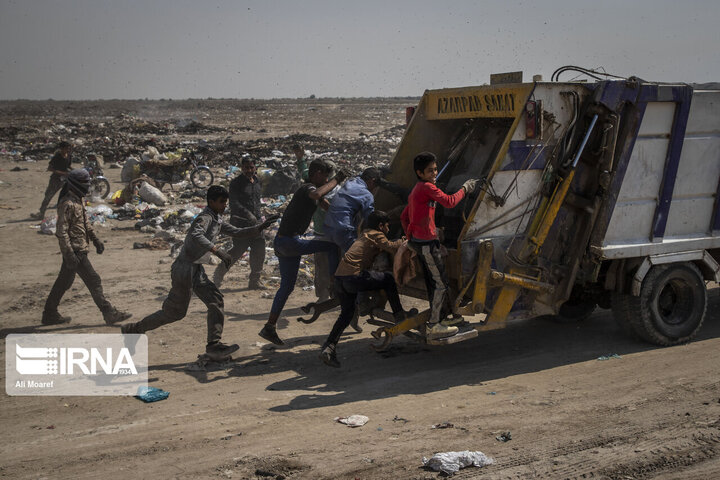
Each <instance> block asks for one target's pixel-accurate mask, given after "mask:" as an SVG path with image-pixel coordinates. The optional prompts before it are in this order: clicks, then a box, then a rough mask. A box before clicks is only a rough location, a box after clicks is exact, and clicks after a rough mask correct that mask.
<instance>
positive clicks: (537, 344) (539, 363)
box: [151, 295, 720, 412]
mask: <svg viewBox="0 0 720 480" xmlns="http://www.w3.org/2000/svg"><path fill="white" fill-rule="evenodd" d="M718 307H720V301H719V299H718V298H717V297H716V296H715V295H711V298H710V302H709V305H708V315H707V318H706V320H705V324H704V326H703V328H702V329H701V331H700V334H699V335H698V337H697V338H696V339H695V340H694V341H695V342H701V341H703V340H710V339H715V338H720V321H718V320H719V319H718V314H717V311H718ZM368 327H369V326H368ZM328 330H329V326H328ZM324 339H325V337H324V336H310V337H301V338H291V339H287V340H286V343H287V345H286V347H277V348H266V349H263V350H261V351H260V352H259V353H257V354H253V355H249V356H244V357H239V358H237V359H235V361H234V363H233V364H232V366H230V367H229V368H228V366H224V367H223V368H219V369H217V371H214V372H212V371H211V372H185V373H187V374H188V375H191V376H193V377H194V378H195V379H196V380H197V381H198V382H201V383H207V382H215V381H222V380H225V379H231V378H240V379H241V378H243V377H251V376H262V375H271V374H275V373H285V375H287V372H293V373H294V375H292V377H290V378H286V379H284V380H280V381H276V382H274V383H270V384H269V385H268V386H267V390H274V391H287V392H296V391H305V392H307V393H301V394H298V395H296V396H294V397H292V398H290V400H289V402H288V403H286V404H281V405H276V406H273V407H271V408H270V410H271V411H278V412H283V411H292V410H302V409H311V408H318V407H324V406H332V405H340V404H345V403H348V402H355V401H363V400H375V399H381V398H391V397H395V396H399V395H422V394H425V393H429V392H436V391H442V390H446V389H449V388H452V387H455V386H461V385H481V384H482V383H483V382H487V381H490V380H494V379H498V378H505V377H509V376H513V375H520V374H525V373H532V372H537V371H542V370H546V369H551V368H555V367H559V366H563V365H569V364H574V363H579V362H585V361H590V360H596V359H597V358H598V357H600V356H602V355H608V354H618V355H620V356H624V355H629V354H632V353H636V352H643V351H648V350H653V349H658V348H662V347H656V346H654V345H649V344H646V343H643V342H641V341H639V340H634V339H631V338H628V337H626V336H625V335H624V334H623V333H622V332H621V331H620V329H619V327H618V326H617V325H616V323H615V321H614V320H613V318H612V314H611V312H610V311H607V310H601V311H599V312H597V313H595V314H594V315H593V316H592V317H590V318H589V319H588V320H586V321H585V322H581V323H577V324H557V323H553V322H552V321H549V320H544V319H533V320H527V321H523V322H517V323H515V324H512V325H510V326H509V327H508V328H506V329H504V330H496V331H491V332H485V333H481V334H480V335H479V336H478V337H477V338H475V339H473V340H469V341H466V342H462V343H458V344H455V345H448V346H442V347H436V346H433V347H430V346H425V345H420V344H417V343H414V342H412V341H411V340H409V339H407V338H405V337H401V338H398V339H395V340H394V341H393V344H392V346H391V348H390V350H389V351H387V352H385V353H383V354H378V353H375V352H374V351H372V349H371V348H370V345H371V343H372V341H373V339H371V338H369V335H368V333H367V330H366V332H364V333H361V334H346V335H345V336H344V337H343V339H342V341H341V342H340V344H339V347H338V356H339V359H340V362H341V363H342V367H341V368H340V369H333V368H330V367H327V366H325V365H324V364H322V363H321V362H320V360H319V359H318V353H319V350H320V347H319V345H320V344H321V343H322V342H323V341H324ZM308 346H311V348H308ZM292 347H302V348H292ZM291 348H292V349H291ZM669 348H673V347H669ZM674 348H683V347H682V346H680V347H674ZM613 361H622V359H618V360H613ZM186 366H187V364H185V363H183V364H175V365H156V366H153V367H151V370H175V371H185V367H186ZM268 378H270V377H268Z"/></svg>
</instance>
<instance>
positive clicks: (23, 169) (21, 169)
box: [10, 167, 29, 172]
mask: <svg viewBox="0 0 720 480" xmlns="http://www.w3.org/2000/svg"><path fill="white" fill-rule="evenodd" d="M25 170H29V169H28V168H25V167H15V168H11V169H10V171H11V172H24V171H25Z"/></svg>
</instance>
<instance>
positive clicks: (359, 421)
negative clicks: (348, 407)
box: [333, 415, 370, 427]
mask: <svg viewBox="0 0 720 480" xmlns="http://www.w3.org/2000/svg"><path fill="white" fill-rule="evenodd" d="M333 420H334V421H336V422H339V423H344V424H345V425H347V426H348V427H362V426H363V425H365V424H366V423H367V422H368V421H369V420H370V419H369V418H368V417H366V416H365V415H350V416H349V417H335V418H334V419H333Z"/></svg>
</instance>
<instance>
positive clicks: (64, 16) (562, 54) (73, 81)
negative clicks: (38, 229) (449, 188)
mask: <svg viewBox="0 0 720 480" xmlns="http://www.w3.org/2000/svg"><path fill="white" fill-rule="evenodd" d="M719 21H720V1H718V0H696V1H693V0H684V1H681V0H655V1H652V0H636V1H633V0H595V1H584V0H576V1H565V0H547V1H542V0H538V1H519V0H505V1H464V0H461V1H448V2H442V1H440V0H432V1H425V0H416V1H393V0H385V1H376V0H362V1H342V0H336V1H324V0H302V1H272V0H266V1H239V0H238V1H221V2H213V1H200V0H187V1H186V0H156V1H153V0H138V1H135V0H112V1H111V0H77V1H71V0H67V1H42V0H19V1H8V0H0V98H1V99H16V98H29V99H47V98H54V99H56V100H59V99H97V98H145V97H148V98H205V97H216V98H217V97H235V98H251V97H254V98H273V97H305V96H308V95H311V94H314V95H316V96H318V97H326V96H327V97H355V96H406V95H411V96H419V95H421V94H422V92H423V90H425V89H426V88H443V87H453V86H464V85H477V84H482V83H486V82H488V81H489V75H490V73H493V72H506V71H514V70H523V71H524V72H525V79H526V80H530V79H531V78H532V75H533V74H542V75H543V76H544V78H545V79H546V80H549V79H550V75H551V74H552V72H553V71H554V70H555V69H556V68H557V67H560V66H563V65H567V64H573V65H580V66H584V67H589V68H597V67H603V68H604V69H605V70H606V71H608V72H610V73H615V74H619V75H627V76H629V75H637V76H639V77H641V78H645V79H648V80H659V81H682V82H709V81H720V28H719V26H718V23H719ZM562 78H563V79H569V78H571V75H567V74H566V76H564V77H562Z"/></svg>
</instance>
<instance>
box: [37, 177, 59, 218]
mask: <svg viewBox="0 0 720 480" xmlns="http://www.w3.org/2000/svg"><path fill="white" fill-rule="evenodd" d="M63 185H65V179H64V178H63V177H62V176H61V175H58V174H57V173H53V174H52V175H50V181H49V182H48V186H47V188H46V189H45V197H44V198H43V201H42V203H41V204H40V215H41V216H42V215H45V210H47V207H48V205H50V200H52V198H53V197H54V196H55V194H56V193H57V192H58V191H60V189H61V188H62V187H63Z"/></svg>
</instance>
